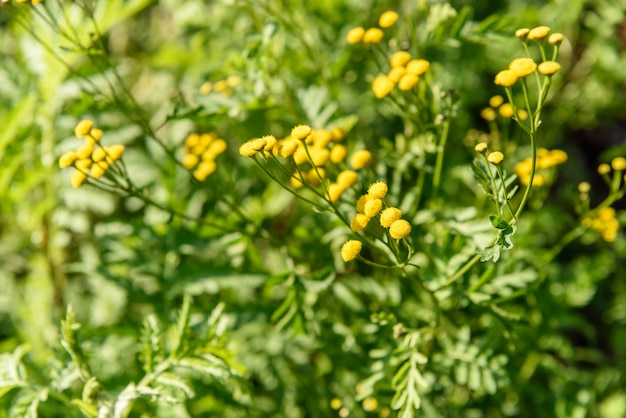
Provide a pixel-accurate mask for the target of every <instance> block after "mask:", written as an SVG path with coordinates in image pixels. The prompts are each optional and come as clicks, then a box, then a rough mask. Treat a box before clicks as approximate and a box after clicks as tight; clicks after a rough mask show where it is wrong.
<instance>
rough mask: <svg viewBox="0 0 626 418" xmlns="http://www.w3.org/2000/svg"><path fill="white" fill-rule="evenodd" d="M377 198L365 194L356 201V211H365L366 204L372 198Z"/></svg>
mask: <svg viewBox="0 0 626 418" xmlns="http://www.w3.org/2000/svg"><path fill="white" fill-rule="evenodd" d="M372 199H375V198H374V197H372V196H371V195H370V194H364V195H362V196H361V197H359V199H358V200H357V201H356V211H357V212H361V213H363V212H364V211H365V204H366V203H367V202H369V201H370V200H372Z"/></svg>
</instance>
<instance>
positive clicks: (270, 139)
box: [211, 135, 278, 154]
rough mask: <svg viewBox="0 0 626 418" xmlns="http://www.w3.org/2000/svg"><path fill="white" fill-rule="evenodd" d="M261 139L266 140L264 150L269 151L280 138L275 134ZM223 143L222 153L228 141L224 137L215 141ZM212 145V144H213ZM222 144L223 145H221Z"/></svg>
mask: <svg viewBox="0 0 626 418" xmlns="http://www.w3.org/2000/svg"><path fill="white" fill-rule="evenodd" d="M261 139H264V140H265V146H264V147H263V151H266V152H269V151H271V150H273V149H274V147H275V146H276V144H277V143H278V140H277V139H276V137H275V136H274V135H265V136H264V137H262V138H261ZM220 141H221V143H223V144H224V145H223V147H224V148H223V149H222V151H220V152H219V153H220V154H221V153H222V152H223V151H224V150H226V146H227V144H226V141H224V140H223V139H218V140H217V141H215V143H218V142H220ZM211 145H212V144H211ZM220 146H222V145H220Z"/></svg>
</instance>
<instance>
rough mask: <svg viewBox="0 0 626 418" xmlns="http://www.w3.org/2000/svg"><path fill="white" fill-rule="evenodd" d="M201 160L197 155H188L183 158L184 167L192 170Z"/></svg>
mask: <svg viewBox="0 0 626 418" xmlns="http://www.w3.org/2000/svg"><path fill="white" fill-rule="evenodd" d="M198 161H199V158H198V156H197V155H196V154H187V155H185V156H184V157H183V167H185V168H186V169H187V170H191V169H192V168H194V167H195V166H196V165H197V164H198Z"/></svg>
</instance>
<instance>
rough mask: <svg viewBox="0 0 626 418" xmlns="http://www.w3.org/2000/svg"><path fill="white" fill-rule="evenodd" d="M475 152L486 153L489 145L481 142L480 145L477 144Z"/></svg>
mask: <svg viewBox="0 0 626 418" xmlns="http://www.w3.org/2000/svg"><path fill="white" fill-rule="evenodd" d="M474 151H476V152H477V153H479V154H482V153H484V152H485V151H487V143H486V142H481V143H479V144H476V146H475V147H474Z"/></svg>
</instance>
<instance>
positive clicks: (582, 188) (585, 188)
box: [578, 181, 591, 193]
mask: <svg viewBox="0 0 626 418" xmlns="http://www.w3.org/2000/svg"><path fill="white" fill-rule="evenodd" d="M590 190H591V184H589V182H586V181H583V182H580V183H579V184H578V191H579V192H580V193H589V191H590Z"/></svg>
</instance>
